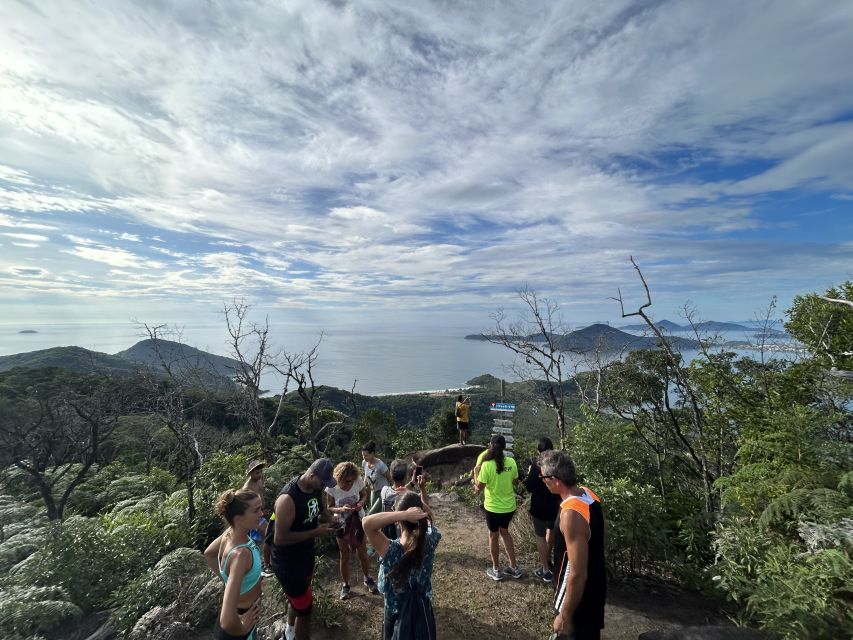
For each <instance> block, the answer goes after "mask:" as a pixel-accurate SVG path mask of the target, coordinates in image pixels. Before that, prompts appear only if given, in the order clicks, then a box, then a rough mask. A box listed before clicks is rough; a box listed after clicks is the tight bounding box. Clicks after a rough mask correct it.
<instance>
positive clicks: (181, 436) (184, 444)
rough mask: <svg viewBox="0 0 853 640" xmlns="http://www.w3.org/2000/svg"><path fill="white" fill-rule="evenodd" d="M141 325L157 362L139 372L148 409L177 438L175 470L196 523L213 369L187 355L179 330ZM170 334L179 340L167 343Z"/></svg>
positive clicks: (174, 451)
mask: <svg viewBox="0 0 853 640" xmlns="http://www.w3.org/2000/svg"><path fill="white" fill-rule="evenodd" d="M141 326H142V328H143V330H144V332H145V334H146V335H147V336H148V339H149V340H150V345H151V348H152V350H153V352H154V360H155V363H156V364H155V365H153V366H150V367H142V368H140V370H139V373H138V375H139V378H140V379H141V380H142V381H143V383H144V385H145V388H146V391H147V397H146V398H145V406H146V408H147V409H148V411H150V413H151V415H153V416H155V417H156V418H157V419H158V420H159V421H160V423H161V424H162V425H163V426H164V427H165V428H166V429H167V430H168V431H169V432H170V433H171V434H172V436H174V438H175V448H174V449H173V452H172V454H173V455H172V464H171V467H172V471H173V472H174V473H175V476H176V477H177V478H178V480H179V481H180V482H182V483H183V484H184V486H185V488H186V491H187V516H188V518H189V521H190V523H191V524H194V523H195V519H196V504H195V475H196V473H197V472H198V470H199V469H200V468H201V465H202V462H203V461H204V456H203V454H202V451H201V445H200V437H201V432H202V431H203V430H204V429H205V426H206V425H205V421H204V418H203V416H201V415H199V411H200V410H201V409H202V408H203V407H204V406H205V404H206V402H207V400H208V396H209V395H210V394H209V392H208V390H207V388H206V385H207V384H209V383H210V382H211V376H210V369H209V368H206V367H205V366H204V363H202V362H198V361H197V358H194V357H192V356H189V355H187V354H185V353H184V351H183V346H184V345H182V344H181V343H180V332H179V331H177V330H175V329H171V328H169V327H167V326H165V325H149V324H145V323H142V325H141ZM167 335H168V336H170V337H176V338H178V341H170V340H166V339H165V336H167Z"/></svg>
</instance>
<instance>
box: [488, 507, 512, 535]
mask: <svg viewBox="0 0 853 640" xmlns="http://www.w3.org/2000/svg"><path fill="white" fill-rule="evenodd" d="M514 515H515V511H510V512H509V513H492V512H491V511H486V526H487V527H488V528H489V531H491V532H492V533H495V532H496V531H497V530H498V529H507V528H509V523H510V522H512V517H513V516H514Z"/></svg>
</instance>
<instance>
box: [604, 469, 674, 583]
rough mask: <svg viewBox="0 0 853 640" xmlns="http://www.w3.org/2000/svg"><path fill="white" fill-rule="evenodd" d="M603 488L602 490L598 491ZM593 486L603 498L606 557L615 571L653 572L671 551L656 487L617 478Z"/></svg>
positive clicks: (631, 573) (631, 572)
mask: <svg viewBox="0 0 853 640" xmlns="http://www.w3.org/2000/svg"><path fill="white" fill-rule="evenodd" d="M599 487H600V492H599ZM599 487H596V486H595V485H594V484H593V486H592V487H591V488H592V489H593V491H595V492H596V493H598V494H599V495H600V497H601V499H602V503H601V504H602V507H603V510H604V519H605V522H606V526H607V536H606V537H605V545H606V549H605V557H606V559H607V563H608V565H609V569H610V571H611V572H612V573H617V574H619V573H622V574H628V575H633V574H636V573H638V572H641V571H654V570H656V569H657V567H656V566H655V565H656V564H657V563H659V562H661V561H664V560H666V559H667V558H668V557H669V554H670V546H671V545H670V539H669V536H670V531H669V530H668V528H667V525H666V517H665V513H664V509H663V501H662V500H661V498H660V496H659V495H658V494H657V491H656V490H655V488H654V487H651V486H649V485H641V484H636V483H634V482H632V481H631V480H627V479H625V478H618V479H616V480H613V481H612V482H609V483H607V484H604V485H603V486H599Z"/></svg>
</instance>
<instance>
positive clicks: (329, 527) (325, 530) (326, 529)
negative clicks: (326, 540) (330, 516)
mask: <svg viewBox="0 0 853 640" xmlns="http://www.w3.org/2000/svg"><path fill="white" fill-rule="evenodd" d="M339 528H340V527H339V526H338V524H337V523H336V522H321V523H319V524H318V525H317V528H316V529H314V531H316V533H317V536H318V537H319V536H330V535H332V534H333V533H334V532H335V531H337V530H338V529H339Z"/></svg>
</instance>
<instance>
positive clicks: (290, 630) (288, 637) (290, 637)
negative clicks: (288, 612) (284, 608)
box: [283, 624, 296, 640]
mask: <svg viewBox="0 0 853 640" xmlns="http://www.w3.org/2000/svg"><path fill="white" fill-rule="evenodd" d="M283 640H296V627H291V626H290V625H289V624H288V625H286V626H285V627H284V636H283Z"/></svg>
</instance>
